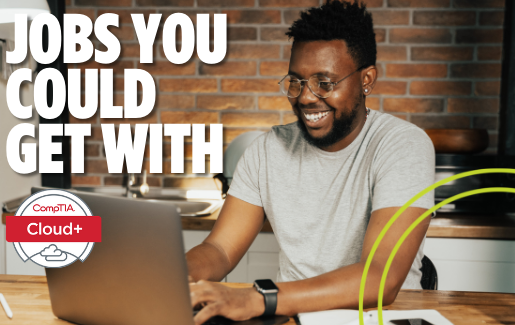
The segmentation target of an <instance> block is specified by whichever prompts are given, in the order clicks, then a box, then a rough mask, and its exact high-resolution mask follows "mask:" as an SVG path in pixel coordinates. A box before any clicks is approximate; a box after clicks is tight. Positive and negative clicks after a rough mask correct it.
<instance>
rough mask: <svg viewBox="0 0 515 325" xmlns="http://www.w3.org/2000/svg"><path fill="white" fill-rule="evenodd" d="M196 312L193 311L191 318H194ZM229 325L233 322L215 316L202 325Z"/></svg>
mask: <svg viewBox="0 0 515 325" xmlns="http://www.w3.org/2000/svg"><path fill="white" fill-rule="evenodd" d="M198 312H199V311H198V310H194V311H193V316H195V315H196V314H197V313H198ZM231 324H234V321H232V320H230V319H227V318H225V317H221V316H215V317H213V318H211V319H209V320H208V321H207V322H205V323H204V324H202V325H231Z"/></svg>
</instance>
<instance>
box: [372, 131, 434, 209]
mask: <svg viewBox="0 0 515 325" xmlns="http://www.w3.org/2000/svg"><path fill="white" fill-rule="evenodd" d="M390 137H391V138H390V139H389V140H388V141H385V142H384V145H383V146H382V147H381V149H380V150H379V151H378V154H377V156H376V157H375V159H374V167H373V172H374V173H375V177H374V179H375V182H374V185H373V193H372V211H375V210H379V209H382V208H387V207H400V206H403V205H404V204H405V203H406V202H408V201H409V200H410V199H411V198H413V197H414V196H415V195H417V194H418V193H419V192H420V191H422V190H424V189H426V188H427V187H428V186H430V185H432V184H433V183H434V182H435V150H434V146H433V143H432V142H431V139H429V137H428V136H427V134H426V133H425V132H424V131H423V130H421V129H418V128H409V129H407V130H404V131H401V132H398V133H397V132H396V134H393V135H390ZM385 140H386V139H385ZM433 205H434V191H431V192H429V193H427V194H426V195H424V196H423V197H421V198H419V199H418V200H417V201H415V202H414V203H413V204H412V205H411V206H412V207H420V208H425V209H429V208H431V207H432V206H433Z"/></svg>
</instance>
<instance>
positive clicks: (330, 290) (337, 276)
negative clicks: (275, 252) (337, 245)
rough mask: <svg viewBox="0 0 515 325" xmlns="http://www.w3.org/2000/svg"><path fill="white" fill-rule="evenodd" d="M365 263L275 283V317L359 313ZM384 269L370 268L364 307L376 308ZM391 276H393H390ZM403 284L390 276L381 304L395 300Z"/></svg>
mask: <svg viewBox="0 0 515 325" xmlns="http://www.w3.org/2000/svg"><path fill="white" fill-rule="evenodd" d="M364 265H365V263H364V262H363V263H357V264H352V265H349V266H346V267H343V268H340V269H338V270H335V271H332V272H329V273H326V274H322V275H320V276H317V277H314V278H309V279H305V280H301V281H294V282H284V283H278V284H277V286H278V287H279V294H278V299H277V301H278V304H277V311H276V313H277V314H279V315H295V314H297V313H301V312H310V311H318V310H328V309H358V307H359V287H360V283H361V277H362V275H363V269H364ZM382 271H383V269H382V268H381V267H379V266H376V265H371V267H370V269H369V272H368V277H367V283H366V286H365V297H364V307H365V308H367V307H375V306H377V296H378V292H379V283H380V280H381V275H382ZM390 273H392V272H390ZM402 281H403V280H399V279H395V276H394V275H393V274H389V277H388V280H387V283H386V287H385V293H384V298H383V304H384V305H387V304H390V303H392V302H393V300H395V297H396V296H397V293H398V291H399V289H400V286H401V285H402Z"/></svg>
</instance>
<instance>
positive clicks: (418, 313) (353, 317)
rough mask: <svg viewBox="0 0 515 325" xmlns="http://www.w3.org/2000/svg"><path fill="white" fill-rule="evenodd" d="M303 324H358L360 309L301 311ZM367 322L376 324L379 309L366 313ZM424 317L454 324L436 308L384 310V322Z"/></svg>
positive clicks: (439, 324)
mask: <svg viewBox="0 0 515 325" xmlns="http://www.w3.org/2000/svg"><path fill="white" fill-rule="evenodd" d="M298 317H299V321H300V323H301V325H319V324H324V325H354V324H356V325H358V324H359V311H357V310H350V309H335V310H326V311H317V312H313V313H300V314H299V315H298ZM364 318H365V324H366V325H376V324H378V322H377V311H376V310H374V311H370V312H368V313H365V315H364ZM409 318H422V319H424V320H426V321H428V322H430V323H432V324H434V325H453V324H452V323H451V322H450V321H449V320H448V319H447V318H445V317H443V316H442V314H440V313H439V312H438V311H436V310H434V309H421V310H384V311H383V324H384V325H391V324H392V323H390V320H393V319H409Z"/></svg>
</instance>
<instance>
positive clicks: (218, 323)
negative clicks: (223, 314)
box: [203, 317, 232, 325]
mask: <svg viewBox="0 0 515 325" xmlns="http://www.w3.org/2000/svg"><path fill="white" fill-rule="evenodd" d="M230 323H232V321H230V320H228V319H226V318H219V317H214V318H211V319H210V320H208V321H207V322H205V323H204V324H203V325H228V324H230Z"/></svg>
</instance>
